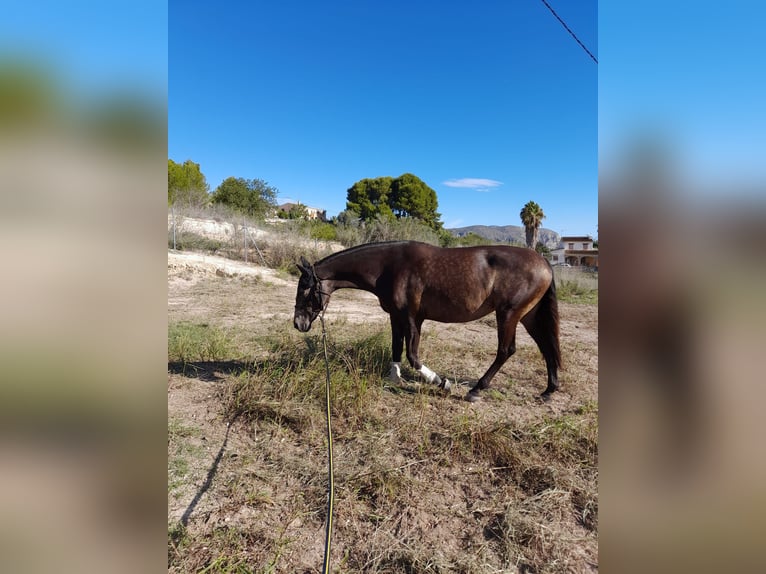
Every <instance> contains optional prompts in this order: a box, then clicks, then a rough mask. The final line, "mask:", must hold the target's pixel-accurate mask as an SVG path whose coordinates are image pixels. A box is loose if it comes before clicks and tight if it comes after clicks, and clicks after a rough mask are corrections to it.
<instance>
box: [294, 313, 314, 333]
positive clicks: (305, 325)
mask: <svg viewBox="0 0 766 574" xmlns="http://www.w3.org/2000/svg"><path fill="white" fill-rule="evenodd" d="M293 325H294V326H295V328H296V329H298V330H299V331H300V332H301V333H306V332H307V331H308V330H309V329H311V320H310V319H309V318H308V317H305V316H301V317H295V318H294V319H293Z"/></svg>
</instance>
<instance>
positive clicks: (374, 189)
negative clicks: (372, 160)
mask: <svg viewBox="0 0 766 574" xmlns="http://www.w3.org/2000/svg"><path fill="white" fill-rule="evenodd" d="M393 181H394V179H393V178H392V177H376V178H366V179H362V180H359V181H357V182H356V183H355V184H354V185H352V186H351V187H350V188H348V190H347V191H346V210H350V211H353V212H355V213H358V214H359V218H360V219H361V220H362V221H373V220H375V219H377V218H378V217H379V216H382V217H383V218H384V219H393V218H394V213H393V211H391V208H390V207H389V205H388V197H389V195H390V193H391V184H392V183H393Z"/></svg>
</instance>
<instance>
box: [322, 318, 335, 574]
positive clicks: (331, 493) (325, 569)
mask: <svg viewBox="0 0 766 574" xmlns="http://www.w3.org/2000/svg"><path fill="white" fill-rule="evenodd" d="M319 321H320V323H321V324H322V347H323V349H324V364H325V371H326V375H327V376H326V382H325V410H326V414H327V461H328V475H329V484H328V494H327V529H326V531H325V540H324V563H323V566H322V573H323V574H329V572H330V539H331V537H332V512H333V503H334V502H335V479H334V476H333V460H332V425H331V424H330V360H329V359H328V357H327V331H326V330H325V327H324V309H322V313H321V314H320V315H319Z"/></svg>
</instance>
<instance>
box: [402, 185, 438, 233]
mask: <svg viewBox="0 0 766 574" xmlns="http://www.w3.org/2000/svg"><path fill="white" fill-rule="evenodd" d="M389 202H390V203H389V205H390V206H391V210H392V211H393V212H394V215H396V217H398V218H402V217H414V218H415V219H419V220H421V221H422V222H423V223H425V224H426V225H428V226H429V227H430V228H431V229H434V230H439V229H441V226H442V223H441V221H440V220H439V218H440V217H441V214H440V213H437V212H436V208H437V207H438V205H439V202H438V201H437V199H436V192H435V191H434V190H433V189H431V188H430V187H428V186H427V185H426V184H425V182H423V180H421V179H420V178H419V177H417V176H416V175H412V174H411V173H405V174H402V175H400V176H399V177H397V178H396V179H395V180H394V181H393V182H392V184H391V195H390V199H389Z"/></svg>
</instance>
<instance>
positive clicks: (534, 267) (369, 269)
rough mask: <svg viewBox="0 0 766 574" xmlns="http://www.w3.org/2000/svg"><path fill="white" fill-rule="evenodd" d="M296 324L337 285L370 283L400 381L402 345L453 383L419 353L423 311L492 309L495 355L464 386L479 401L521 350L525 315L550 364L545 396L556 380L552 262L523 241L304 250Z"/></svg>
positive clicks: (467, 315)
mask: <svg viewBox="0 0 766 574" xmlns="http://www.w3.org/2000/svg"><path fill="white" fill-rule="evenodd" d="M297 266H298V269H299V270H300V273H301V275H300V279H299V280H298V290H297V294H296V297H295V315H294V318H293V325H294V326H295V328H296V329H298V330H299V331H301V332H303V333H306V332H308V331H309V329H311V324H312V323H313V322H314V320H315V319H316V318H317V317H318V316H319V315H320V313H323V312H324V310H325V309H326V307H327V305H328V303H329V302H330V296H331V295H332V293H333V292H334V291H336V290H337V289H343V288H350V289H362V290H364V291H369V292H370V293H373V294H374V295H376V296H377V298H378V301H379V302H380V306H381V308H382V309H383V310H384V311H385V312H386V313H388V315H389V317H390V321H391V342H392V345H391V347H392V348H391V351H392V353H391V355H392V357H391V358H392V362H391V370H390V373H389V377H390V378H391V380H392V381H394V382H396V383H401V382H402V378H401V361H402V351H403V347H404V345H405V344H406V348H407V355H406V356H407V360H408V362H409V363H410V365H411V366H412V368H413V369H415V370H416V371H417V372H418V373H420V375H421V376H422V377H423V378H424V379H425V380H426V381H427V382H428V383H432V384H435V385H438V386H439V387H440V388H442V389H445V390H447V391H449V388H450V385H451V383H450V382H449V380H448V379H446V378H445V380H444V382H442V380H441V377H439V375H437V374H436V373H435V372H433V371H432V370H431V369H429V368H428V367H426V366H425V365H424V364H423V363H421V362H420V359H419V358H418V347H419V344H420V328H421V326H422V324H423V321H425V320H426V319H428V320H432V321H438V322H441V323H465V322H468V321H474V320H476V319H479V318H481V317H484V316H485V315H487V314H489V313H491V312H493V311H494V312H495V316H496V318H497V355H496V357H495V360H494V362H493V363H492V364H491V365H490V367H489V369H487V371H486V372H485V373H484V375H482V377H481V378H480V379H479V380H478V381H477V383H476V384H475V386H473V388H471V390H470V391H469V392H468V393H467V395H466V397H465V399H466V400H467V401H470V402H475V401H477V400H479V399H480V397H479V393H480V392H481V391H483V390H486V389H487V388H488V387H489V385H490V381H491V380H492V378H493V377H494V376H495V374H496V373H497V371H498V370H500V368H501V367H502V366H503V364H505V362H506V361H507V360H508V359H509V358H510V357H511V355H513V354H514V352H515V351H516V326H517V324H518V323H519V321H520V322H521V324H522V325H524V327H525V329H526V330H527V332H528V333H529V334H530V336H531V337H532V339H533V340H534V341H535V343H536V344H537V346H538V348H539V349H540V352H541V353H542V356H543V358H544V359H545V364H546V368H547V371H548V385H547V387H546V389H545V391H543V393H542V394H541V397H542V398H543V399H544V400H548V398H550V395H551V393H553V392H554V391H556V390H557V389H558V388H559V382H558V369H559V368H560V367H561V352H560V348H559V315H558V301H557V298H556V284H555V282H554V279H553V269H552V268H551V266H550V264H549V263H548V261H547V260H546V259H545V258H543V257H542V256H541V255H540V254H538V253H537V252H535V251H533V250H532V249H527V248H524V247H511V246H507V245H483V246H475V247H451V248H445V247H436V246H434V245H429V244H427V243H421V242H417V241H387V242H380V243H367V244H363V245H358V246H356V247H351V248H350V249H345V250H343V251H339V252H337V253H334V254H332V255H329V256H328V257H325V258H324V259H321V260H319V261H317V262H316V263H314V264H311V263H309V262H308V261H307V260H306V259H305V257H303V256H301V259H300V263H298V264H297Z"/></svg>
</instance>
